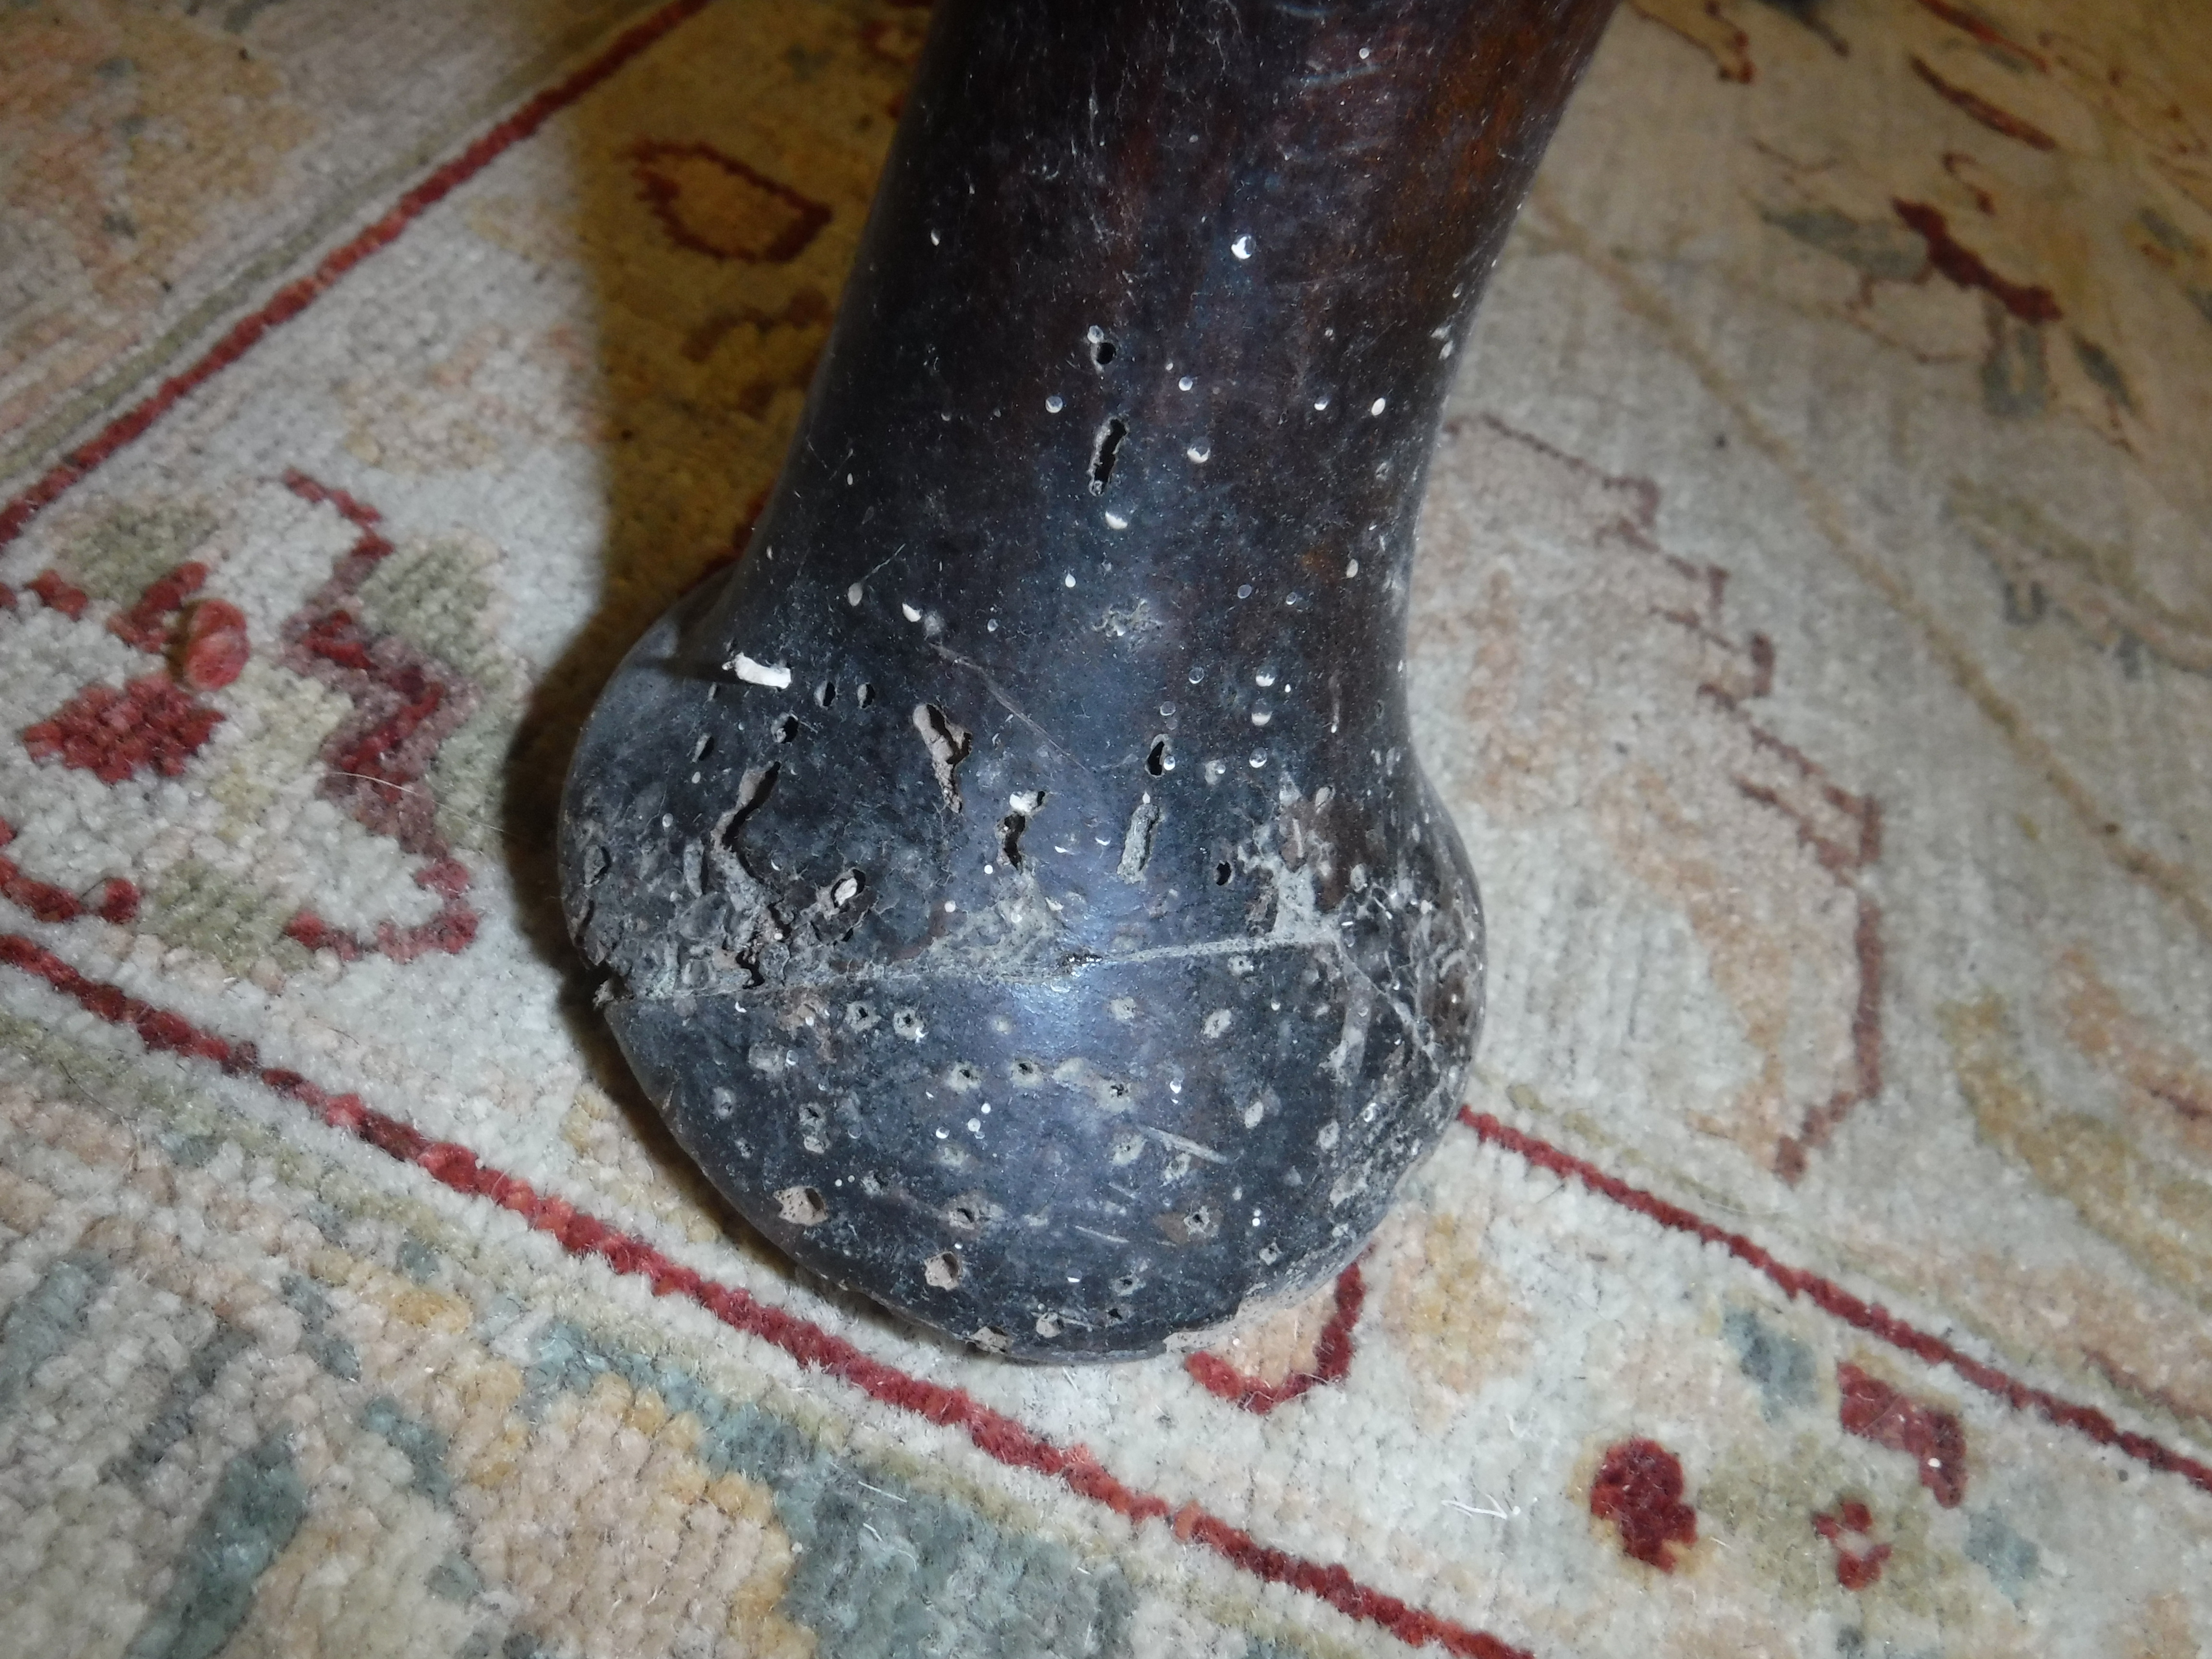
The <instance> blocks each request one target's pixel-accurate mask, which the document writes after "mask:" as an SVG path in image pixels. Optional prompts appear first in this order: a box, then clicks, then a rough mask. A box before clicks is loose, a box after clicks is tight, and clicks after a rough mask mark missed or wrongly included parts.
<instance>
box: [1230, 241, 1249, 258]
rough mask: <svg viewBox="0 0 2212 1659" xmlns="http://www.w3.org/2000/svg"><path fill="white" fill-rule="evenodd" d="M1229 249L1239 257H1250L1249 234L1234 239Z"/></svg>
mask: <svg viewBox="0 0 2212 1659" xmlns="http://www.w3.org/2000/svg"><path fill="white" fill-rule="evenodd" d="M1229 251H1230V252H1231V253H1233V254H1235V255H1236V256H1237V258H1240V259H1249V258H1251V257H1252V239H1251V238H1250V237H1249V236H1239V237H1238V238H1237V240H1235V241H1233V242H1231V244H1230V245H1229Z"/></svg>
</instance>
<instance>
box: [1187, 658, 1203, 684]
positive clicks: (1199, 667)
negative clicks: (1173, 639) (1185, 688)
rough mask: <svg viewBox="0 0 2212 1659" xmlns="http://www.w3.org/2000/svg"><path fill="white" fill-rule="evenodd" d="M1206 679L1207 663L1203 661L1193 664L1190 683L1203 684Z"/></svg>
mask: <svg viewBox="0 0 2212 1659" xmlns="http://www.w3.org/2000/svg"><path fill="white" fill-rule="evenodd" d="M1205 679H1206V665H1205V664H1203V663H1195V664H1194V665H1192V667H1191V671H1190V683H1191V684H1193V685H1198V684H1203V683H1204V681H1205Z"/></svg>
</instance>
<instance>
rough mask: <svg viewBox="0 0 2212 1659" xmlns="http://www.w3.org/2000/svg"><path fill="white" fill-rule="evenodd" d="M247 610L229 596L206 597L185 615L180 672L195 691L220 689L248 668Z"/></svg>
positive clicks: (179, 658)
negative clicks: (241, 609)
mask: <svg viewBox="0 0 2212 1659" xmlns="http://www.w3.org/2000/svg"><path fill="white" fill-rule="evenodd" d="M249 653H250V647H248V645H247V643H246V613H245V612H244V611H240V609H239V608H238V607H237V606H236V605H233V604H232V603H231V602H230V601H229V600H228V599H205V600H203V601H201V603H199V604H198V605H194V606H193V607H192V608H191V611H190V612H188V613H187V614H186V616H185V640H184V647H183V648H182V650H180V651H179V653H178V657H177V672H178V675H179V678H181V679H182V680H183V681H184V683H185V684H186V685H189V686H191V688H192V689H193V690H196V691H220V690H222V688H223V687H224V686H226V685H228V684H230V683H231V682H232V681H233V680H234V679H236V678H238V677H239V676H240V674H242V673H244V672H245V671H246V657H247V655H248V654H249Z"/></svg>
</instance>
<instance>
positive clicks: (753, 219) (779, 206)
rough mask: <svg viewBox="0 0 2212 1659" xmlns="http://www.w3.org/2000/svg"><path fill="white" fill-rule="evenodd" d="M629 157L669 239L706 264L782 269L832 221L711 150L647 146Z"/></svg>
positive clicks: (815, 205)
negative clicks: (717, 261) (733, 261)
mask: <svg viewBox="0 0 2212 1659" xmlns="http://www.w3.org/2000/svg"><path fill="white" fill-rule="evenodd" d="M630 158H631V161H633V163H634V164H635V169H636V173H637V184H638V190H639V192H640V193H641V195H643V197H645V200H646V204H647V206H648V207H650V208H651V209H652V210H653V217H655V218H656V219H658V220H659V221H660V226H661V228H662V229H663V230H665V231H666V232H667V233H668V239H669V240H671V241H672V242H674V243H675V244H676V245H677V246H678V247H682V248H688V249H690V251H691V252H694V253H703V254H705V255H707V257H708V258H711V259H736V260H740V261H742V262H743V263H744V264H770V265H781V264H789V263H790V262H791V261H792V260H793V259H795V258H798V257H799V255H800V254H801V253H802V252H805V250H806V246H807V245H808V244H809V243H811V241H813V240H814V239H815V238H816V237H817V236H818V235H819V234H821V233H822V227H823V226H824V225H826V224H828V223H829V209H828V208H826V207H824V206H823V204H821V203H819V202H817V201H814V200H811V198H809V197H805V196H801V195H800V194H799V192H798V191H795V190H793V189H792V188H791V187H790V186H789V185H784V184H779V183H778V182H777V181H776V180H775V179H771V178H769V176H768V175H767V174H766V173H761V172H758V171H757V170H755V169H754V168H752V167H747V166H746V165H745V164H744V162H743V161H738V159H737V158H736V157H735V156H732V155H723V154H722V152H721V151H720V150H719V149H715V148H714V146H713V145H711V144H702V143H664V142H660V141H658V140H647V141H645V142H642V143H639V144H638V145H636V146H635V148H634V149H632V150H631V151H630Z"/></svg>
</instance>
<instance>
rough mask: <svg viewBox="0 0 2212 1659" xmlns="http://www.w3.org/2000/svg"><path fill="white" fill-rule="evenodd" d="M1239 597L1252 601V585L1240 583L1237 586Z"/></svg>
mask: <svg viewBox="0 0 2212 1659" xmlns="http://www.w3.org/2000/svg"><path fill="white" fill-rule="evenodd" d="M1251 597H1252V584H1251V583H1249V582H1239V583H1238V584H1237V598H1238V599H1250V598H1251Z"/></svg>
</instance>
